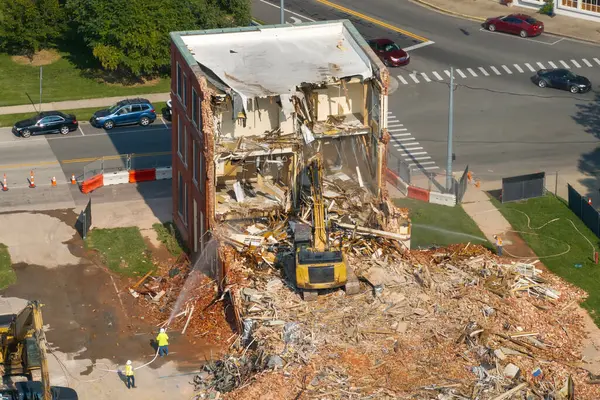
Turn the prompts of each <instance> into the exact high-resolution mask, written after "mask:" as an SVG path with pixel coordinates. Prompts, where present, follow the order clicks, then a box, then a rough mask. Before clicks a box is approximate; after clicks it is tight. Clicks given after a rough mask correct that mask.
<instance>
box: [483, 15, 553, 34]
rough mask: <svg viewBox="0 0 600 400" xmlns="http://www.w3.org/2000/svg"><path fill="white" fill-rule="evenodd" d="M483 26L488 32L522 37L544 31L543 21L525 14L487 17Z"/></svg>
mask: <svg viewBox="0 0 600 400" xmlns="http://www.w3.org/2000/svg"><path fill="white" fill-rule="evenodd" d="M483 27H484V28H485V29H487V30H488V31H490V32H506V33H512V34H514V35H519V36H521V37H522V38H526V37H528V36H539V35H541V34H542V32H544V23H543V22H540V21H538V20H537V19H535V18H533V17H530V16H529V15H526V14H511V15H507V16H506V17H495V18H488V19H487V20H486V21H485V22H484V23H483Z"/></svg>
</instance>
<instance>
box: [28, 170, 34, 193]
mask: <svg viewBox="0 0 600 400" xmlns="http://www.w3.org/2000/svg"><path fill="white" fill-rule="evenodd" d="M29 187H30V188H32V189H33V188H34V187H35V181H34V177H33V171H31V174H30V175H29Z"/></svg>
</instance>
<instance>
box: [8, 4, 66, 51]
mask: <svg viewBox="0 0 600 400" xmlns="http://www.w3.org/2000/svg"><path fill="white" fill-rule="evenodd" d="M64 31H65V29H64V10H63V7H62V6H61V4H60V3H59V0H10V1H0V37H1V38H2V39H3V40H1V41H0V50H2V51H6V52H9V53H13V54H27V55H32V54H33V53H35V52H37V51H38V50H40V49H42V48H48V47H52V46H54V45H55V44H56V41H57V40H59V39H60V37H61V35H62V34H63V33H64Z"/></svg>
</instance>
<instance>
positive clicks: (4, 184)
mask: <svg viewBox="0 0 600 400" xmlns="http://www.w3.org/2000/svg"><path fill="white" fill-rule="evenodd" d="M2 191H3V192H7V191H8V184H7V183H6V174H4V180H3V181H2Z"/></svg>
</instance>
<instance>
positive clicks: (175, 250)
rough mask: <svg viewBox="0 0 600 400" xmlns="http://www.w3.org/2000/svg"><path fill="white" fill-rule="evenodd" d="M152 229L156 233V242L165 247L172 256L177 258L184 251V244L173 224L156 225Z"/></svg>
mask: <svg viewBox="0 0 600 400" xmlns="http://www.w3.org/2000/svg"><path fill="white" fill-rule="evenodd" d="M152 228H154V230H155V231H156V234H157V236H158V240H160V241H161V243H162V244H164V245H165V247H166V248H167V250H168V251H169V253H171V254H172V255H173V256H175V257H179V255H180V254H181V253H183V252H184V251H185V244H184V242H183V240H182V238H181V236H180V235H179V231H178V230H177V228H176V227H175V224H173V222H165V223H164V224H159V223H156V224H154V225H152Z"/></svg>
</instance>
